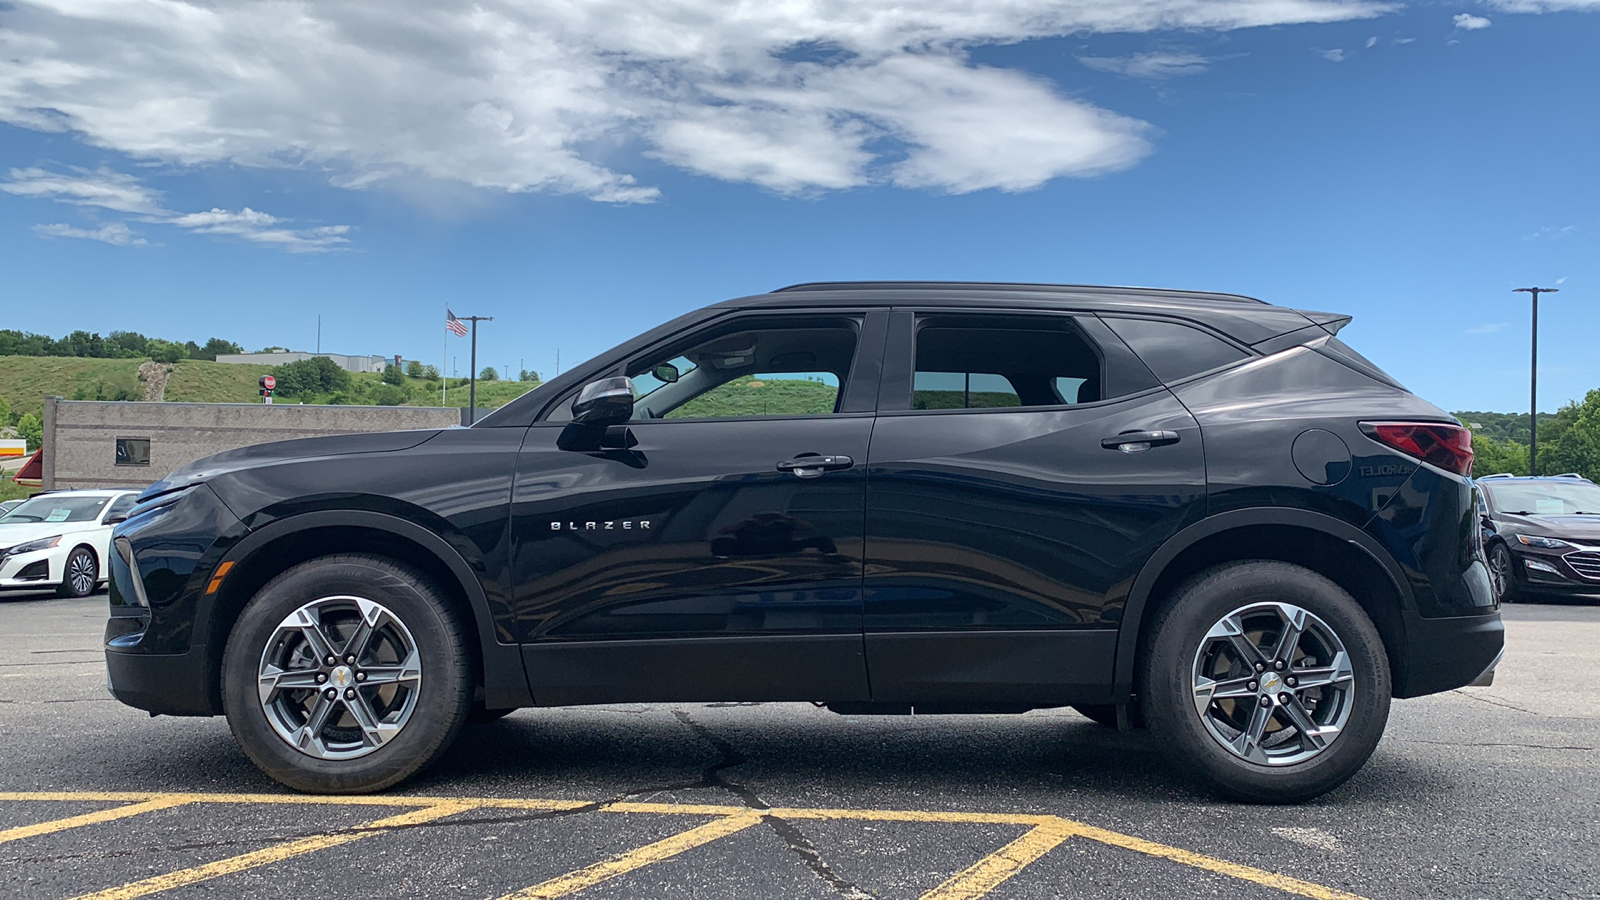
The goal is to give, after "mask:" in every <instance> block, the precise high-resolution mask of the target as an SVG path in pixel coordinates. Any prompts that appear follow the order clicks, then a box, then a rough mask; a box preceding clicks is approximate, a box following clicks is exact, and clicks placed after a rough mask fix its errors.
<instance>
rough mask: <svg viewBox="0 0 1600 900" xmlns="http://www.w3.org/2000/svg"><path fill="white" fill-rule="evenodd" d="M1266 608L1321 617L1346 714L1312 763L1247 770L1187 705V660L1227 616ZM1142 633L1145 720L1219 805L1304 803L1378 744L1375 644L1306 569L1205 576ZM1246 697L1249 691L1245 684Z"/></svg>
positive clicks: (1236, 566) (1272, 566)
mask: <svg viewBox="0 0 1600 900" xmlns="http://www.w3.org/2000/svg"><path fill="white" fill-rule="evenodd" d="M1269 601H1275V602H1281V603H1287V604H1292V605H1293V606H1296V607H1299V608H1300V609H1302V610H1305V611H1307V612H1309V613H1311V614H1312V615H1314V616H1316V617H1318V618H1320V619H1321V620H1322V622H1323V623H1324V624H1325V625H1326V626H1327V627H1328V628H1329V629H1331V630H1332V632H1333V634H1334V636H1335V637H1336V638H1337V639H1338V640H1339V641H1340V642H1341V643H1342V644H1343V645H1344V648H1345V652H1346V654H1347V656H1348V658H1349V663H1350V671H1351V675H1352V680H1351V682H1350V683H1351V685H1352V691H1351V699H1350V701H1349V704H1348V705H1349V715H1348V718H1347V719H1346V720H1345V722H1344V727H1343V728H1342V730H1341V731H1340V732H1339V734H1338V735H1337V736H1336V737H1335V738H1333V740H1331V741H1330V742H1329V743H1328V744H1327V746H1326V748H1325V749H1322V750H1321V751H1320V752H1319V753H1317V754H1316V755H1313V756H1311V757H1310V758H1308V759H1305V760H1303V761H1300V762H1287V763H1285V764H1282V765H1266V764H1262V763H1258V762H1252V761H1249V760H1246V759H1243V758H1241V757H1239V756H1236V755H1234V754H1233V753H1231V752H1230V751H1229V750H1227V749H1225V748H1224V747H1223V745H1222V743H1221V742H1220V741H1219V739H1217V738H1216V737H1214V736H1213V735H1212V733H1211V731H1209V730H1208V729H1207V726H1206V724H1205V722H1204V721H1202V718H1201V713H1200V712H1199V710H1197V708H1196V703H1195V681H1194V671H1195V665H1196V656H1197V654H1198V653H1199V652H1200V649H1201V646H1202V643H1203V642H1204V639H1205V636H1206V634H1207V632H1208V631H1209V630H1210V629H1211V628H1212V626H1213V625H1214V624H1217V623H1219V622H1220V621H1221V620H1222V619H1224V618H1225V617H1228V616H1229V614H1230V613H1232V612H1234V611H1236V610H1240V609H1242V608H1245V607H1247V606H1249V605H1250V604H1253V603H1262V602H1269ZM1146 634H1147V638H1148V639H1147V641H1146V642H1145V645H1144V648H1143V651H1144V652H1143V654H1142V657H1141V665H1140V670H1139V673H1138V674H1139V695H1140V700H1141V704H1142V708H1143V710H1144V715H1145V720H1146V721H1147V722H1148V723H1149V727H1150V729H1151V731H1152V732H1154V733H1156V734H1157V735H1158V736H1159V741H1160V743H1161V744H1162V745H1163V746H1165V747H1166V748H1168V751H1169V753H1170V755H1171V756H1172V758H1173V760H1174V761H1175V762H1176V763H1177V764H1179V765H1180V766H1182V767H1184V768H1187V769H1188V770H1190V771H1191V772H1193V773H1194V774H1195V775H1197V776H1199V778H1200V779H1201V780H1203V781H1204V782H1205V783H1206V784H1207V785H1208V786H1209V787H1210V788H1211V789H1212V790H1213V791H1215V792H1216V793H1218V794H1220V795H1221V796H1223V797H1225V798H1228V799H1233V800H1241V801H1245V802H1252V803H1298V802H1302V801H1305V800H1309V799H1311V798H1313V797H1316V796H1319V795H1321V794H1323V793H1326V792H1327V791H1330V790H1332V789H1334V788H1335V787H1338V786H1339V785H1340V784H1343V783H1344V782H1345V781H1346V780H1347V779H1349V778H1350V776H1352V775H1354V774H1355V773H1356V771H1357V770H1359V769H1360V768H1361V766H1362V765H1363V764H1364V763H1365V762H1366V761H1367V758H1368V757H1369V756H1371V755H1372V752H1373V750H1374V749H1376V748H1377V746H1378V741H1379V739H1380V738H1382V736H1383V729H1384V726H1385V724H1386V723H1387V722H1388V718H1389V695H1390V676H1389V661H1388V657H1387V655H1386V653H1385V650H1384V647H1383V640H1382V638H1381V637H1380V636H1379V634H1378V630H1377V628H1376V627H1375V626H1374V625H1373V624H1372V620H1371V619H1369V618H1368V617H1367V614H1366V613H1365V612H1364V611H1363V610H1362V609H1361V607H1360V605H1359V604H1357V603H1356V602H1355V600H1354V599H1352V598H1351V597H1350V595H1349V594H1347V593H1346V592H1345V591H1344V590H1343V589H1342V588H1340V587H1339V586H1338V585H1336V584H1334V583H1333V582H1332V581H1329V580H1328V579H1327V578H1324V577H1323V576H1321V575H1318V574H1317V573H1315V572H1312V571H1311V570H1309V569H1305V568H1303V567H1300V566H1296V565H1292V564H1289V563H1284V562H1277V561H1268V560H1251V561H1245V562H1237V563H1230V564H1227V565H1222V566H1217V567H1215V568H1212V569H1209V570H1207V571H1205V572H1202V573H1200V574H1199V575H1197V576H1195V577H1194V578H1192V579H1190V580H1189V581H1188V582H1187V583H1185V584H1184V585H1182V586H1181V587H1179V588H1178V589H1177V590H1176V591H1175V592H1174V593H1173V594H1172V596H1171V597H1170V598H1169V600H1168V602H1167V603H1166V604H1164V605H1163V607H1162V608H1161V609H1160V610H1159V611H1158V612H1157V613H1156V616H1155V618H1154V620H1153V621H1152V622H1151V624H1150V629H1149V631H1148V632H1146ZM1246 671H1248V670H1246ZM1250 689H1251V690H1254V689H1255V684H1254V682H1252V684H1251V686H1250ZM1274 690H1276V688H1275V689H1274ZM1209 708H1210V707H1208V709H1209ZM1269 708H1270V704H1269ZM1270 721H1276V719H1274V720H1270ZM1289 734H1290V735H1291V736H1292V735H1293V734H1294V732H1289Z"/></svg>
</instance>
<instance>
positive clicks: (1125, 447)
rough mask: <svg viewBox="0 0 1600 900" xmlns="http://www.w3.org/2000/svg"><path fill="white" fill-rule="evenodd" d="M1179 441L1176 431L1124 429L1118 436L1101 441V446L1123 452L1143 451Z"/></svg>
mask: <svg viewBox="0 0 1600 900" xmlns="http://www.w3.org/2000/svg"><path fill="white" fill-rule="evenodd" d="M1177 442H1178V433H1177V432H1176V431H1124V432H1123V433H1121V434H1119V435H1117V436H1116V437H1108V438H1105V439H1104V440H1102V441H1101V442H1100V446H1102V447H1104V448H1106V449H1107V450H1121V451H1122V452H1123V453H1142V452H1144V451H1145V450H1149V449H1150V448H1151V447H1165V446H1166V445H1167V444H1176V443H1177Z"/></svg>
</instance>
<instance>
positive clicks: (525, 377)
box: [517, 369, 544, 381]
mask: <svg viewBox="0 0 1600 900" xmlns="http://www.w3.org/2000/svg"><path fill="white" fill-rule="evenodd" d="M517 380H518V381H543V380H544V379H543V378H540V377H539V373H538V372H535V371H533V370H532V369H523V370H522V372H521V374H519V375H518V376H517Z"/></svg>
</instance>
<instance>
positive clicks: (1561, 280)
mask: <svg viewBox="0 0 1600 900" xmlns="http://www.w3.org/2000/svg"><path fill="white" fill-rule="evenodd" d="M1569 277H1571V276H1568V275H1563V276H1561V277H1560V278H1557V279H1556V284H1557V285H1563V284H1566V283H1567V279H1568V278H1569Z"/></svg>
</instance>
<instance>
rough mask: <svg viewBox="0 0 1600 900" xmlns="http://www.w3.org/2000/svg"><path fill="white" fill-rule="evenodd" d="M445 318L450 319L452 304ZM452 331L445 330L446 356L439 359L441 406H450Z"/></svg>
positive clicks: (447, 309) (447, 308)
mask: <svg viewBox="0 0 1600 900" xmlns="http://www.w3.org/2000/svg"><path fill="white" fill-rule="evenodd" d="M444 317H445V318H446V319H449V318H450V304H448V303H446V304H445V306H444ZM449 391H450V329H449V327H448V326H447V327H446V328H445V330H444V356H441V357H439V405H440V406H449V405H450V394H449Z"/></svg>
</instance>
